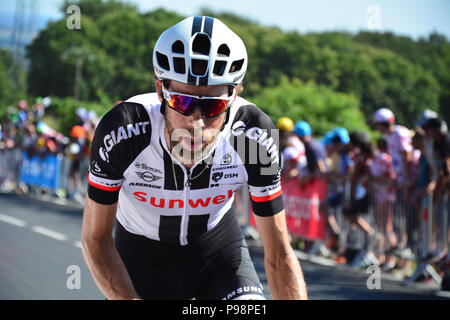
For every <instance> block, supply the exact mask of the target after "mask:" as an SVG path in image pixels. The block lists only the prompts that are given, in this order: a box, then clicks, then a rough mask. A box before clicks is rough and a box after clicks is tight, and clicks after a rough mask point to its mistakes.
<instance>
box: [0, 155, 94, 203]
mask: <svg viewBox="0 0 450 320" xmlns="http://www.w3.org/2000/svg"><path fill="white" fill-rule="evenodd" d="M72 161H73V160H72V159H71V157H70V156H66V155H63V154H56V155H54V154H45V155H38V154H34V155H30V154H28V153H27V152H25V151H22V150H20V149H9V150H2V151H0V187H1V190H2V191H15V190H21V191H23V189H24V188H25V189H27V190H28V189H30V188H31V189H34V190H38V189H39V190H44V191H45V192H46V193H50V194H61V193H60V192H58V191H63V194H64V196H67V197H68V198H72V197H73V195H74V194H79V195H81V196H80V197H78V198H79V199H82V195H83V194H84V193H85V191H86V187H87V173H88V166H89V161H88V159H87V158H86V159H82V160H81V161H80V166H79V170H78V172H77V173H76V178H77V179H78V180H79V181H80V183H79V184H78V185H76V184H73V185H71V183H70V181H69V180H70V179H69V171H70V167H71V165H72Z"/></svg>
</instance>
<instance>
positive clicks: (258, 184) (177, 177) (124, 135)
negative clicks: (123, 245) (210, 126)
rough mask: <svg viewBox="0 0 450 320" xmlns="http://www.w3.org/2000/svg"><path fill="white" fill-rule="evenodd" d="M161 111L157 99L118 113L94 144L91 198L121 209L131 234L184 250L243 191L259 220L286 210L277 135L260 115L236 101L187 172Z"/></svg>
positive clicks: (132, 102)
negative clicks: (171, 144)
mask: <svg viewBox="0 0 450 320" xmlns="http://www.w3.org/2000/svg"><path fill="white" fill-rule="evenodd" d="M160 106H161V105H160V101H159V99H158V96H157V94H156V93H149V94H143V95H138V96H135V97H133V98H131V99H129V100H127V101H125V102H123V103H121V104H119V105H117V106H115V107H114V108H113V109H111V110H110V111H109V112H108V113H107V114H106V115H105V116H104V117H103V118H102V120H101V121H100V123H99V125H98V126H97V128H96V131H95V136H94V139H93V142H92V147H91V159H90V172H89V179H88V180H89V186H88V195H89V197H90V198H91V199H92V200H94V201H95V202H97V203H100V204H105V205H110V204H114V203H116V202H117V201H118V209H117V220H118V221H119V222H120V224H121V225H122V226H123V227H124V228H125V229H126V230H127V231H128V232H131V233H133V234H136V235H142V236H145V237H147V238H149V239H152V240H156V241H161V242H164V243H175V244H180V245H187V244H188V243H189V242H191V241H193V240H195V239H196V237H198V236H199V235H201V234H203V233H205V232H207V231H208V230H211V229H213V228H214V227H215V226H216V225H217V224H218V223H219V221H220V220H221V219H222V217H224V215H225V214H226V213H227V212H228V211H230V210H231V208H232V203H233V200H234V193H235V191H236V190H237V189H239V187H240V186H241V185H243V184H244V183H248V187H249V192H250V195H251V203H252V208H253V212H254V213H255V214H256V215H259V216H271V215H274V214H277V213H278V212H280V211H281V210H282V209H283V200H282V191H281V185H280V168H279V149H278V139H277V136H276V135H277V131H272V130H271V129H274V126H273V123H272V121H271V120H270V118H269V117H268V116H267V115H266V114H265V113H263V112H262V111H261V110H260V109H259V108H257V107H256V106H255V105H253V104H251V103H249V102H247V101H246V100H245V99H242V98H239V97H238V98H237V99H236V101H235V103H234V104H233V106H232V107H231V109H230V111H229V113H228V114H227V120H226V123H225V124H224V126H223V128H222V130H221V131H220V134H219V135H218V136H217V137H216V140H215V142H214V145H213V147H212V148H211V150H210V151H209V152H207V153H206V154H205V155H204V157H203V159H202V160H200V161H198V162H197V163H196V164H195V165H194V166H193V167H192V168H191V169H190V170H187V169H186V168H185V167H184V166H183V165H182V164H181V163H180V162H179V161H178V160H177V159H176V158H174V157H172V156H171V153H170V151H169V149H168V147H167V144H166V139H165V138H164V129H165V119H164V115H163V114H162V112H161V110H160V109H161V108H160Z"/></svg>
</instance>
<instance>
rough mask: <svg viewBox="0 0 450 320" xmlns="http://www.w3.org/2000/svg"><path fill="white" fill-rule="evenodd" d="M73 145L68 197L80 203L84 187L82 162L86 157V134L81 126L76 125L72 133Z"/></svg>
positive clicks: (70, 156) (70, 154) (69, 155)
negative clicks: (81, 170)
mask: <svg viewBox="0 0 450 320" xmlns="http://www.w3.org/2000/svg"><path fill="white" fill-rule="evenodd" d="M70 137H71V143H70V144H69V147H68V157H69V159H70V160H71V161H72V162H71V165H70V169H69V177H68V184H67V196H68V198H69V199H70V200H72V199H74V200H77V201H79V200H80V199H79V198H80V196H81V195H80V193H81V190H83V185H82V181H81V176H80V173H81V172H80V165H81V160H82V159H83V158H84V157H85V147H86V132H85V131H84V129H83V127H82V126H80V125H75V126H73V127H72V130H71V131H70Z"/></svg>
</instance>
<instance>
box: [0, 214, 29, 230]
mask: <svg viewBox="0 0 450 320" xmlns="http://www.w3.org/2000/svg"><path fill="white" fill-rule="evenodd" d="M0 220H1V221H3V222H6V223H9V224H13V225H15V226H18V227H26V226H27V223H26V222H25V221H23V220H20V219H17V218H13V217H11V216H7V215H6V214H1V213H0Z"/></svg>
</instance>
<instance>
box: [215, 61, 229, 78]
mask: <svg viewBox="0 0 450 320" xmlns="http://www.w3.org/2000/svg"><path fill="white" fill-rule="evenodd" d="M226 66H227V62H226V61H221V60H217V61H216V63H214V69H213V73H214V74H215V75H216V76H223V74H224V72H225V67H226Z"/></svg>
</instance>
